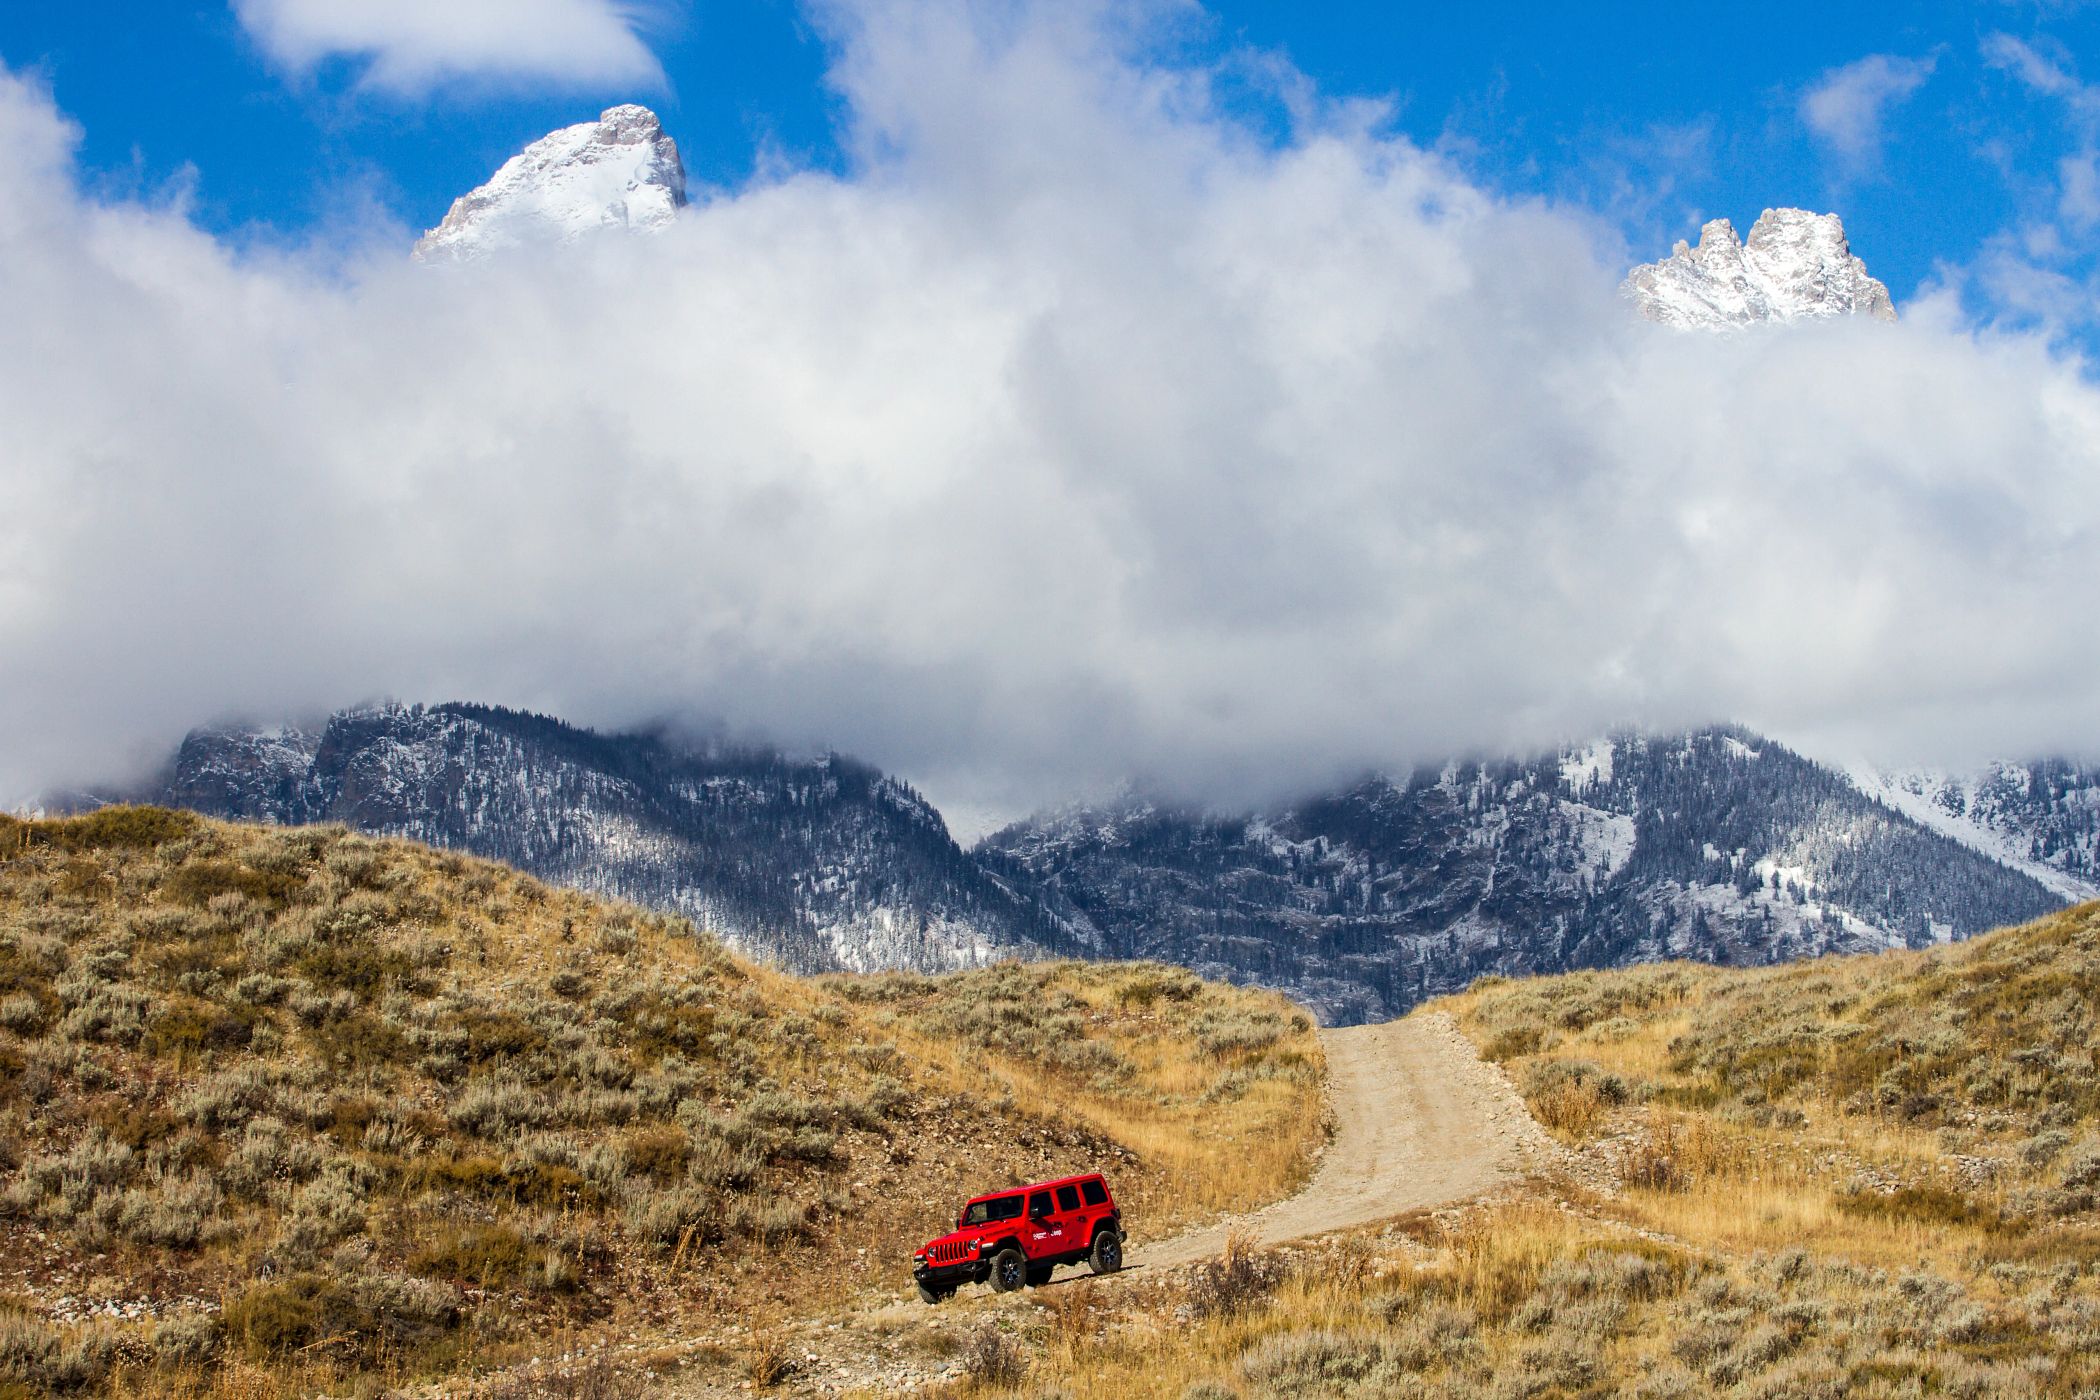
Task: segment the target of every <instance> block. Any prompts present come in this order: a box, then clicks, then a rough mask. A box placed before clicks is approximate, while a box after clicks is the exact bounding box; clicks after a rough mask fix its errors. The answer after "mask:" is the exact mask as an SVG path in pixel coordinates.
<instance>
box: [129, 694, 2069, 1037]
mask: <svg viewBox="0 0 2100 1400" xmlns="http://www.w3.org/2000/svg"><path fill="white" fill-rule="evenodd" d="M2018 771H2019V772H2021V773H2027V774H2030V775H2034V774H2040V775H2043V776H2042V777H2038V778H2036V779H2035V783H2034V787H2033V791H2034V793H2035V794H2036V795H2035V796H2033V797H2032V798H2031V799H2030V798H2027V797H2023V796H2021V791H2022V790H2018V789H2016V785H2015V783H2014V782H2013V780H2012V778H2011V777H2010V776H2006V777H2004V778H2003V780H2002V781H1999V782H1997V783H1995V784H1988V785H1983V786H1982V787H1979V786H1978V785H1977V784H1975V783H1971V784H1970V786H1969V787H1968V788H1964V789H1962V790H1963V791H1970V792H1981V791H1984V790H1986V789H1987V790H1988V791H1989V792H1990V793H1991V794H1992V796H1991V797H1990V799H1989V801H1988V802H1981V801H1978V800H1976V799H1974V798H1972V799H1970V801H1969V805H1968V806H1967V807H1965V808H1964V813H1965V815H1963V816H1960V817H1957V816H1956V815H1954V814H1953V813H1952V812H1951V811H1950V810H1948V809H1947V808H1946V805H1945V803H1946V799H1944V798H1943V799H1942V807H1941V808H1939V809H1935V810H1937V811H1938V815H1937V816H1933V814H1932V813H1929V812H1927V813H1919V812H1916V811H1914V810H1907V809H1906V808H1905V807H1904V805H1903V803H1904V802H1905V801H1908V802H1910V803H1911V804H1912V806H1913V807H1915V804H1916V803H1918V802H1921V801H1924V800H1925V799H1923V798H1920V797H1916V796H1915V795H1913V796H1911V797H1908V798H1904V797H1903V794H1902V792H1901V791H1900V790H1898V789H1892V788H1891V787H1889V785H1888V782H1883V781H1881V780H1878V779H1874V780H1870V776H1869V775H1866V774H1863V773H1847V772H1843V771H1840V770H1838V769H1834V768H1829V767H1826V766H1824V765H1821V764H1818V763H1815V762H1813V761H1811V760H1809V759H1806V758H1804V757H1802V756H1801V755H1798V754H1795V753H1793V752H1792V751H1790V750H1788V749H1786V748H1785V747H1784V746H1782V745H1779V744H1777V743H1775V742H1773V741H1771V740H1769V739H1766V738H1763V737H1762V736H1759V735H1756V734H1754V733H1752V732H1751V731H1749V730H1745V729H1741V728H1737V727H1731V726H1722V727H1715V728H1710V729H1705V730H1696V731H1690V732H1687V733H1685V734H1680V735H1674V736H1663V735H1643V734H1639V733H1634V732H1627V733H1622V734H1619V735H1616V736H1613V737H1612V738H1609V739H1605V740H1600V741H1596V742H1593V743H1590V744H1585V745H1574V746H1567V747H1564V748H1561V749H1558V750H1553V751H1550V752H1547V753H1544V754H1539V755H1534V756H1532V757H1530V758H1525V759H1513V758H1511V759H1490V760H1484V761H1483V760H1465V761H1453V762H1449V763H1446V764H1444V765H1442V766H1441V767H1438V768H1425V769H1422V770H1418V771H1416V772H1414V773H1410V774H1395V775H1387V776H1379V775H1368V776H1366V777H1364V778H1363V779H1361V780H1360V781H1358V782H1356V783H1354V784H1350V785H1346V786H1343V787H1341V788H1337V789H1334V790H1331V791H1328V792H1325V793H1319V794H1314V795H1313V796H1311V797H1308V798H1306V799H1303V800H1301V801H1299V802H1295V803H1290V804H1285V805H1282V806H1279V807H1276V808H1273V809H1269V810H1264V811H1246V812H1238V813H1221V812H1203V811H1197V810H1193V809H1189V808H1185V807H1178V806H1175V805H1173V804H1167V803H1159V802H1154V801H1148V800H1146V799H1145V798H1144V797H1142V796H1141V795H1136V794H1126V795H1124V796H1122V797H1120V798H1118V799H1117V800H1115V801H1113V802H1109V803H1101V804H1093V805H1079V806H1074V807H1069V808H1066V809H1063V810H1061V811H1058V812H1051V813H1043V814H1038V815H1036V816H1032V817H1029V818H1026V819H1024V820H1023V821H1021V822H1018V823H1014V824H1012V825H1010V826H1008V827H1006V828H1004V829H1002V830H1001V831H998V832H994V833H992V834H991V835H989V836H987V837H986V838H985V839H984V840H982V841H980V842H978V843H977V844H976V845H975V846H974V847H972V848H970V849H967V850H966V849H964V848H963V847H962V846H961V845H960V844H959V843H957V842H956V841H955V840H954V838H953V837H952V835H951V834H950V833H949V831H948V829H947V826H946V823H945V821H944V820H943V818H942V817H941V815H940V813H939V811H938V810H937V809H936V808H935V807H934V806H933V804H931V803H930V802H928V801H927V800H926V799H925V798H924V797H923V796H921V795H920V794H918V793H917V792H916V791H915V790H913V789H912V788H911V787H910V785H909V784H907V783H904V782H902V781H900V780H898V779H896V778H894V777H892V776H889V775H886V774H884V773H882V772H881V771H880V770H878V769H876V768H873V767H871V766H869V765H866V764H863V763H859V762H857V761H855V760H852V759H849V758H845V757H843V756H841V755H836V754H829V755H822V756H818V757H813V758H792V757H789V756H787V755H784V754H781V753H780V752H778V751H776V750H772V749H767V748H763V747H738V746H735V745H729V744H724V743H720V742H712V741H693V742H683V741H679V740H676V739H674V738H671V737H669V736H666V735H662V734H625V735H621V734H610V735H608V734H597V733H593V732H591V731H588V730H580V729H576V728H574V727H573V726H569V725H566V724H563V723H562V722H561V721H559V720H554V719H551V718H548V717H545V716H536V715H529V714H525V713H523V712H518V711H509V710H503V709H500V708H497V707H491V706H477V705H468V704H451V705H438V706H431V707H423V706H405V705H394V704H389V705H380V706H370V707H365V708H363V709H357V710H348V711H343V712H341V713H339V714H338V715H336V716H334V717H332V718H331V719H330V720H329V721H328V722H327V723H325V724H323V725H321V726H319V727H317V728H314V729H300V728H296V727H294V728H289V729H287V728H271V729H245V730H242V729H233V730H226V729H220V730H210V729H207V730H199V731H196V732H194V733H192V734H191V735H190V736H189V737H188V738H187V739H186V740H185V741H184V743H183V745H182V746H181V748H180V749H179V750H178V752H177V754H176V755H175V757H174V758H173V760H172V761H171V762H170V764H169V766H168V769H167V771H166V772H165V773H164V774H162V775H161V776H160V777H159V778H157V779H156V780H154V781H153V782H152V783H150V784H148V785H146V786H144V787H142V788H141V789H139V790H137V791H132V792H126V793H121V794H104V795H103V796H104V797H105V798H107V797H123V798H128V799H133V800H145V801H155V802H163V803H168V804H172V805H177V806H183V807H188V808H190V809H192V810H197V811H201V812H204V813H206V814H207V815H213V816H222V817H232V818H239V819H246V820H262V821H270V822H278V823H293V824H296V823H306V822H342V823H344V824H347V825H350V826H353V827H356V828H358V829H360V830H363V831H367V832H371V833H374V834H380V835H391V836H405V837H409V838H411V839H416V840H421V841H426V842H429V843H432V844H437V845H442V846H448V847H452V848H455V849H460V850H463V851H466V852H468V853H470V854H476V855H482V856H489V857H493V858H497V859H502V860H506V861H509V862H511V863H513V864H516V865H518V866H520V867H521V868H524V869H527V870H529V871H531V872H533V873H535V874H537V875H539V876H541V877H542V878H545V879H548V880H552V881H556V882H559V883H563V884H570V885H575V886H577V887H580V888H583V889H586V890H591V891H594V892H599V893H606V894H612V895H617V896H619V897H623V898H629V899H633V900H636V901H638V902H641V903H644V904H647V905H649V906H651V907H655V908H659V909H663V910H665V911H667V912H673V913H678V914H681V915H684V916H686V917H690V918H693V919H695V920H696V921H698V922H701V923H703V924H707V925H709V926H712V927H714V928H716V929H717V930H719V931H720V932H721V933H722V935H723V936H724V937H725V939H726V940H727V941H728V942H729V943H730V944H731V945H732V946H734V947H736V948H738V949H739V950H741V951H744V952H746V953H748V954H751V955H754V956H759V957H763V958H766V959H769V960H771V961H774V962H777V963H779V964H780V965H782V966H784V967H787V968H790V969H794V970H799V971H829V970H839V969H845V970H854V971H867V970H875V969H881V968H905V969H911V970H915V971H938V970H943V969H947V968H953V967H966V966H972V965H977V964H981V963H985V962H990V961H997V960H1001V959H1005V958H1011V957H1022V958H1031V957H1038V956H1045V955H1062V956H1078V957H1088V958H1102V957H1147V958H1160V959H1164V960H1168V961H1173V962H1179V963H1183V964H1186V965H1189V966H1192V967H1195V968H1197V969H1198V970H1199V971H1202V972H1204V973H1205V974H1206V975H1210V976H1217V977H1224V978H1228V979H1231V980H1237V981H1243V982H1251V983H1256V984H1260V985H1264V986H1271V987H1276V988H1279V989H1282V990H1286V991H1288V992H1290V994H1292V995H1294V996H1296V997H1298V998H1299V999H1300V1000H1301V1001H1303V1002H1304V1003H1305V1004H1307V1005H1308V1006H1311V1007H1312V1008H1314V1009H1315V1010H1316V1011H1317V1012H1318V1013H1319V1014H1320V1015H1321V1017H1322V1018H1323V1019H1325V1020H1328V1021H1331V1022H1336V1023H1348V1022H1354V1021H1362V1020H1373V1019H1382V1018H1384V1017H1387V1016H1390V1015H1394V1014H1398V1013H1399V1012H1401V1011H1404V1010H1405V1009H1407V1008H1408V1007H1410V1006H1412V1005H1414V1004H1416V1003H1417V1002H1419V1001H1421V1000H1423V999H1424V998H1426V997H1429V996H1434V995H1437V994H1439V993H1441V992H1444V991H1450V990H1455V989H1457V988H1459V987H1462V986H1464V985H1465V983H1466V982H1467V981H1470V980H1471V979H1472V978H1473V977H1475V976H1478V975H1481V974H1483V973H1486V972H1497V973H1504V974H1508V973H1524V972H1546V971H1559V970H1565V969H1569V968H1580V967H1600V966H1618V965H1624V964H1628V963H1634V962H1641V961H1649V960H1654V959H1657V958H1670V957H1696V958H1702V959H1705V960H1709V961H1723V962H1734V963H1745V964H1751V963H1765V962H1771V961H1775V960H1779V959H1784V958H1790V957H1800V956H1809V955H1814V954H1819V953H1825V952H1857V951H1867V950H1871V949H1876V948H1887V947H1900V946H1922V945H1924V944H1927V943H1932V942H1939V941H1945V940H1948V939H1952V938H1958V937H1963V936H1966V935H1968V934H1972V933H1976V932H1981V931H1982V930H1984V929H1986V928H1989V927H1993V926H1996V925H1998V924H2002V923H2011V922H2018V921H2019V920H2020V919H2022V918H2026V917H2033V916H2035V915H2037V914H2040V913H2045V912H2048V911H2049V910H2051V909H2054V908H2056V907H2059V906H2060V905H2061V904H2062V903H2063V902H2064V901H2066V900H2069V899H2075V898H2078V897H2080V896H2081V894H2082V892H2083V891H2085V890H2086V889H2087V887H2088V884H2089V882H2090V874H2089V872H2090V870H2091V869H2092V867H2093V865H2094V864H2095V862H2096V860H2100V831H2096V828H2100V779H2096V778H2095V777H2094V775H2092V774H2090V773H2089V772H2088V771H2087V770H2085V769H2081V768H2078V767H2077V766H2075V765H2059V767H2057V768H2050V767H2049V766H2048V765H2041V764H2036V765H2028V766H2026V767H2023V768H2019V769H2018ZM2001 772H2002V773H2003V774H2006V775H2010V774H2012V773H2013V772H2014V766H2011V765H2008V766H2005V767H2004V768H2003V769H2002V770H2001ZM2049 775H2054V776H2049ZM2044 779H2046V781H2045V780H2044ZM1889 781H1893V780H1889ZM1953 782H1954V780H1951V779H1947V780H1943V781H1942V783H1941V786H1940V787H1936V788H1934V789H1933V791H1935V792H1940V791H1943V790H1944V789H1945V787H1946V786H1947V785H1948V784H1951V783H1953ZM1955 786H1959V784H1955ZM1899 798H1900V799H1902V800H1899ZM1977 813H1984V814H1986V815H1987V816H1988V818H1989V821H1990V822H1995V823H1996V825H1995V826H1988V825H1987V826H1981V827H1977V828H1976V829H1975V830H1964V829H1962V828H1961V823H1963V822H1970V821H1971V819H1972V817H1975V814H1977ZM1921 816H1923V817H1930V818H1931V820H1921V819H1920V818H1921ZM1976 819H1977V820H1981V819H1982V818H1976ZM1972 824H1973V823H1972ZM2023 833H2024V834H2023ZM2022 843H2024V845H2023V844H2022ZM2029 848H2031V849H2032V850H2033V851H2041V852H2043V853H2044V854H2043V855H2032V854H2028V855H2023V854H2021V851H2022V850H2027V849H2029Z"/></svg>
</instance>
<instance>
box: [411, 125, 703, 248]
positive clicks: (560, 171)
mask: <svg viewBox="0 0 2100 1400" xmlns="http://www.w3.org/2000/svg"><path fill="white" fill-rule="evenodd" d="M684 205H685V166H684V165H683V163H681V162H680V160H679V159H678V144H677V142H675V141H673V140H672V139H671V138H670V137H669V136H666V135H665V134H664V129H663V124H662V123H661V122H659V121H658V120H657V118H656V113H654V112H652V111H650V110H649V109H648V108H647V107H637V106H634V105H631V104H630V105H627V106H621V107H611V108H608V109H606V111H605V113H604V114H603V115H601V116H600V117H599V118H598V120H596V121H594V122H583V123H580V124H579V125H576V126H570V127H564V128H562V129H561V130H560V131H557V132H554V133H552V134H551V135H548V136H544V137H542V138H541V139H539V140H537V141H535V142H533V143H532V144H531V145H529V146H527V147H526V148H525V149H524V150H523V151H521V152H519V153H518V154H517V155H515V156H512V157H511V158H510V159H509V160H507V161H505V162H504V163H503V166H502V168H501V169H499V170H498V171H497V172H496V173H495V175H493V176H492V177H490V179H489V182H488V183H487V184H485V185H483V186H482V187H481V188H479V189H477V190H475V191H473V192H472V193H470V194H465V195H461V196H460V197H459V198H458V199H456V200H454V201H453V203H452V209H451V211H450V212H449V213H447V214H446V215H445V218H444V222H442V223H440V224H439V225H438V226H437V227H436V228H434V229H432V230H430V231H429V232H428V233H426V234H424V235H423V237H422V239H421V240H419V241H418V242H417V244H416V252H415V255H416V257H417V258H418V259H420V260H423V261H432V260H439V259H445V258H460V257H478V256H480V255H482V254H484V253H489V252H493V251H495V250H497V249H499V248H508V247H515V246H517V245H519V244H530V243H566V242H569V241H571V240H573V239H576V238H580V237H582V236H583V235H585V234H587V233H590V232H592V231H594V230H596V229H602V228H626V229H642V230H653V229H659V228H662V227H663V226H664V225H665V224H668V223H670V222H671V220H672V219H673V218H675V217H676V216H677V214H678V211H679V210H680V209H681V208H683V207H684Z"/></svg>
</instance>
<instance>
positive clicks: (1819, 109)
mask: <svg viewBox="0 0 2100 1400" xmlns="http://www.w3.org/2000/svg"><path fill="white" fill-rule="evenodd" d="M1933 65H1934V59H1932V58H1931V57H1929V56H1928V57H1925V58H1900V57H1897V56H1895V55H1892V54H1885V53H1877V54H1869V55H1867V57H1865V58H1862V59H1859V60H1857V61H1856V62H1852V63H1847V64H1845V65H1844V66H1843V67H1840V68H1833V69H1831V70H1830V71H1829V72H1827V73H1825V74H1824V75H1823V76H1822V77H1821V78H1819V79H1817V80H1816V84H1815V86H1813V87H1811V88H1810V89H1809V90H1808V91H1807V92H1806V93H1805V94H1803V96H1802V98H1801V120H1802V121H1803V122H1804V123H1806V124H1807V126H1808V129H1809V131H1810V132H1812V133H1813V134H1814V135H1815V136H1816V138H1817V139H1818V140H1820V141H1822V142H1823V143H1824V144H1825V145H1827V146H1829V147H1830V149H1831V150H1833V151H1835V152H1836V153H1837V155H1838V156H1839V157H1840V158H1841V159H1842V160H1844V161H1846V162H1847V163H1848V164H1851V165H1854V166H1859V165H1866V164H1869V163H1871V162H1872V161H1873V160H1874V159H1875V157H1877V156H1879V155H1880V154H1881V148H1882V145H1883V143H1884V141H1885V140H1886V134H1885V131H1884V123H1885V121H1886V119H1887V117H1888V113H1889V110H1890V109H1891V108H1892V107H1896V106H1899V105H1900V104H1902V103H1903V102H1904V101H1905V100H1907V99H1908V98H1909V97H1910V95H1911V94H1912V93H1914V92H1916V91H1917V90H1918V89H1919V88H1920V87H1922V86H1924V83H1925V80H1926V79H1927V78H1929V77H1931V76H1932V69H1933Z"/></svg>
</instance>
